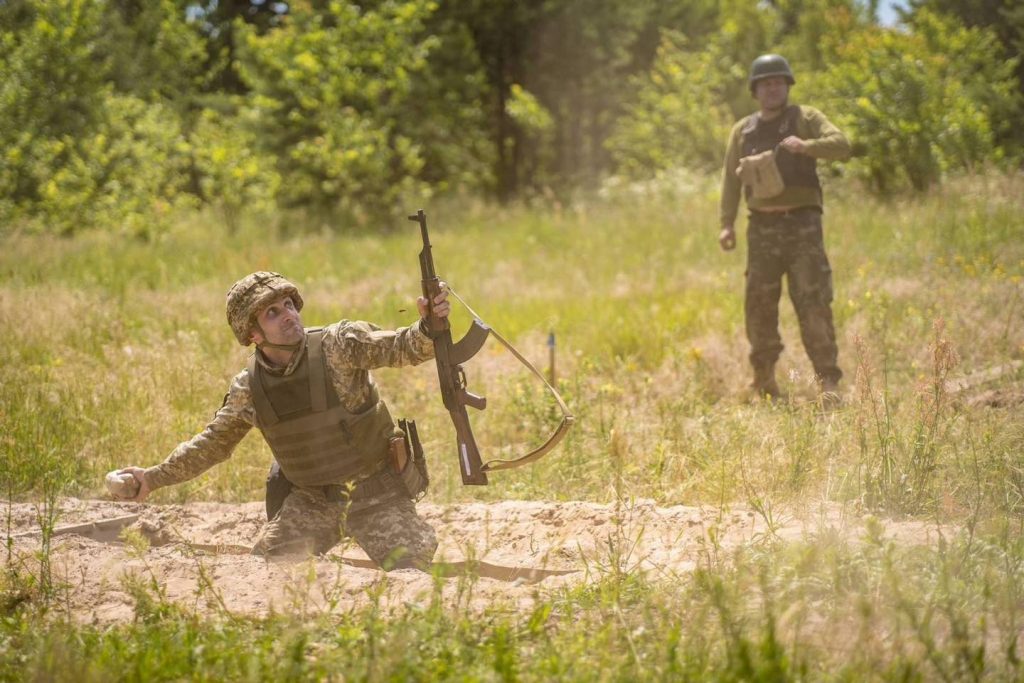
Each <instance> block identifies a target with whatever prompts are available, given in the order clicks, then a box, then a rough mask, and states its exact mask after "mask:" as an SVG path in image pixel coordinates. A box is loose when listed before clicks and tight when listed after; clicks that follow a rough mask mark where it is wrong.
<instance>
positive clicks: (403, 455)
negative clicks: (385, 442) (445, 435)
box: [390, 420, 430, 500]
mask: <svg viewBox="0 0 1024 683" xmlns="http://www.w3.org/2000/svg"><path fill="white" fill-rule="evenodd" d="M398 428H399V429H400V430H402V434H401V435H399V436H396V437H393V438H392V439H391V449H390V452H391V467H392V471H393V472H394V473H395V475H396V476H397V477H398V480H399V481H400V482H402V486H403V487H404V488H405V491H406V493H408V494H409V498H411V499H412V500H419V499H420V498H422V497H423V495H424V494H425V493H426V492H427V486H429V485H430V476H429V475H428V474H427V461H426V458H425V457H424V456H423V446H422V445H421V444H420V436H419V433H418V432H417V431H416V422H415V420H399V421H398Z"/></svg>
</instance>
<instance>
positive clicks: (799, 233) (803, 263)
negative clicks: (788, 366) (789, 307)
mask: <svg viewBox="0 0 1024 683" xmlns="http://www.w3.org/2000/svg"><path fill="white" fill-rule="evenodd" d="M747 237H748V250H747V275H746V278H747V284H746V300H745V304H744V312H745V317H746V326H747V339H748V340H749V341H750V362H751V364H752V365H753V366H754V368H755V370H756V369H762V368H768V367H770V366H773V365H774V364H775V362H776V361H777V360H778V358H779V354H781V353H782V349H783V344H782V338H781V337H780V336H779V299H780V298H781V295H782V278H783V276H785V278H786V286H787V289H788V290H789V298H790V299H791V300H792V302H793V307H794V309H796V315H797V319H798V320H799V322H800V338H801V340H802V341H803V344H804V349H805V350H806V351H807V355H808V356H809V357H810V359H811V363H812V364H813V366H814V373H815V375H816V376H817V378H818V379H832V380H836V381H838V380H839V378H840V377H842V375H843V373H842V371H841V370H840V369H839V365H838V364H837V357H838V348H837V346H836V333H835V327H834V325H833V322H832V267H831V266H830V265H829V262H828V257H827V256H826V255H825V243H824V239H823V237H822V230H821V213H820V212H819V211H817V210H815V209H803V210H800V209H798V210H795V211H790V212H786V213H780V214H773V213H766V212H751V215H750V224H749V227H748V233H747Z"/></svg>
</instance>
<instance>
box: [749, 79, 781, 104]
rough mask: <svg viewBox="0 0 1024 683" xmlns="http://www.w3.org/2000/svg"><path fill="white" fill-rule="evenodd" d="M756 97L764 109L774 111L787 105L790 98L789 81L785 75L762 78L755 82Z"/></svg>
mask: <svg viewBox="0 0 1024 683" xmlns="http://www.w3.org/2000/svg"><path fill="white" fill-rule="evenodd" d="M754 98H755V99H756V100H757V101H758V103H759V104H760V105H761V108H762V109H766V110H768V111H773V110H776V109H782V108H783V107H784V106H786V100H787V99H788V98H789V83H787V82H786V79H785V78H784V77H783V76H770V77H768V78H762V79H761V80H760V81H758V82H757V83H755V84H754Z"/></svg>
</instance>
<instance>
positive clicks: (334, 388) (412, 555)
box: [121, 272, 449, 569]
mask: <svg viewBox="0 0 1024 683" xmlns="http://www.w3.org/2000/svg"><path fill="white" fill-rule="evenodd" d="M417 307H418V308H419V313H420V320H419V322H417V323H416V324H414V325H412V326H410V327H403V328H399V329H397V330H395V331H393V332H391V331H384V330H381V329H380V328H378V327H377V326H375V325H372V324H370V323H366V322H354V321H348V320H342V321H340V322H337V323H334V324H333V325H328V326H327V327H324V328H310V329H306V328H304V327H303V326H302V319H301V318H300V316H299V312H300V311H301V310H302V296H301V295H300V294H299V290H298V289H297V288H296V287H295V285H293V284H292V283H291V282H289V281H288V280H286V279H285V278H284V277H283V276H281V275H279V274H278V273H271V272H257V273H252V274H251V275H248V276H246V277H244V278H242V279H241V280H239V281H238V282H236V283H235V284H234V285H233V286H232V287H231V289H230V291H228V296H227V318H228V324H229V325H230V326H231V330H232V332H234V334H235V337H236V338H237V339H238V343H239V344H241V345H243V346H248V345H249V344H252V343H255V344H256V350H255V351H254V352H253V355H252V356H251V357H250V358H249V362H248V366H247V368H246V369H245V370H243V371H242V372H240V373H239V374H238V375H236V376H235V378H234V379H233V380H232V382H231V387H230V389H229V391H228V394H227V396H225V398H224V404H223V405H222V406H221V408H220V410H218V411H217V414H216V416H215V417H214V418H213V421H212V422H210V423H209V424H208V425H207V426H206V428H205V429H204V430H203V431H202V432H201V433H200V434H198V435H196V436H194V437H193V438H191V439H189V440H188V441H185V442H184V443H182V444H180V445H179V446H178V447H177V448H175V449H174V451H173V452H171V454H170V455H169V456H168V457H167V459H166V460H164V461H163V462H162V463H161V464H159V465H156V466H155V467H149V468H147V469H142V468H139V467H127V468H125V469H123V470H121V472H123V473H130V474H131V475H132V476H133V477H134V478H135V480H136V481H137V482H138V485H139V488H138V493H137V495H136V496H135V497H134V498H133V499H132V500H135V501H137V502H141V501H143V500H144V499H145V498H146V497H147V496H148V495H149V494H150V493H151V492H152V491H154V490H156V489H158V488H161V487H164V486H170V485H172V484H178V483H181V482H183V481H187V480H189V479H192V478H194V477H196V476H198V475H199V474H200V473H202V472H205V471H206V470H207V469H209V468H210V467H212V466H213V465H215V464H217V463H219V462H222V461H224V460H226V459H227V458H228V457H230V456H231V452H232V451H233V450H234V448H235V446H236V445H237V444H238V442H239V441H241V439H242V437H243V436H245V435H246V433H247V432H248V431H249V429H250V428H251V427H253V426H255V427H258V428H259V429H260V431H261V432H262V433H263V436H264V438H266V440H267V443H268V444H269V445H270V449H271V451H272V452H273V453H274V458H275V460H276V463H275V467H274V469H272V471H271V472H272V476H271V478H270V479H268V494H270V495H268V506H267V515H268V518H269V521H268V522H267V523H266V524H265V525H264V527H263V529H262V530H261V531H260V534H259V537H258V538H257V541H256V544H255V547H254V548H253V554H257V555H274V554H281V553H285V552H294V551H300V552H316V553H323V552H326V551H327V550H328V549H330V548H331V547H332V546H333V545H335V544H336V543H337V542H338V541H339V540H341V537H342V533H344V534H345V535H347V536H351V537H352V538H353V539H354V540H355V541H356V543H358V544H359V545H360V546H361V547H362V548H363V550H365V551H366V553H367V555H369V556H370V558H371V559H373V560H374V561H376V562H377V563H378V564H380V565H381V566H383V567H384V568H386V569H392V568H401V567H418V568H425V567H426V566H428V565H429V564H430V561H431V558H432V557H433V555H434V551H435V550H436V549H437V538H436V536H435V534H434V530H433V528H431V527H430V525H428V524H427V523H426V522H425V521H424V520H423V519H422V518H421V517H420V516H419V515H417V514H416V507H415V505H414V503H413V500H412V498H414V497H416V496H417V495H418V494H419V493H421V492H422V488H421V489H419V490H412V491H410V490H409V488H410V484H409V477H408V476H398V475H397V474H396V468H397V467H400V465H398V464H397V463H398V461H399V460H401V464H402V465H405V466H406V467H414V466H415V465H414V463H413V462H412V461H409V460H408V458H407V455H408V454H406V453H404V448H403V447H404V444H405V439H404V435H403V434H402V432H401V431H400V430H398V429H397V428H396V426H395V422H394V420H393V419H392V417H391V414H390V413H389V412H388V407H387V405H386V404H385V403H384V401H383V400H382V399H381V398H380V395H379V394H378V392H377V385H376V383H375V382H374V380H373V377H372V376H371V375H370V372H369V371H370V370H372V369H374V368H378V367H385V366H387V367H399V366H403V365H415V364H417V363H420V362H422V361H424V360H427V359H429V358H432V357H433V355H434V349H433V344H432V342H431V339H430V337H429V335H428V332H429V330H428V329H426V322H425V320H426V317H427V313H428V305H427V300H426V299H425V298H423V297H420V299H419V300H418V301H417ZM448 311H449V304H448V301H447V292H446V291H445V290H444V289H442V292H441V294H439V295H438V296H437V297H436V298H435V300H434V302H433V313H434V314H435V315H437V316H439V317H441V318H445V317H447V315H448ZM399 452H401V453H399ZM399 455H402V456H405V457H401V458H399ZM278 467H279V468H280V471H278V469H277V468H278ZM420 483H422V485H423V486H424V487H425V481H421V482H420ZM282 485H283V491H282V490H281V489H282ZM414 488H415V487H414ZM275 492H282V493H283V494H284V495H283V496H280V497H281V498H283V501H282V500H278V501H277V502H276V503H275V502H274V501H273V498H274V495H273V494H274V493H275Z"/></svg>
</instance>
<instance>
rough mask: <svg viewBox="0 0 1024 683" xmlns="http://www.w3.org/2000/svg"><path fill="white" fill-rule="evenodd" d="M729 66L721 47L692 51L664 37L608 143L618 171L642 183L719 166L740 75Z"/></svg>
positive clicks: (680, 41) (680, 40)
mask: <svg viewBox="0 0 1024 683" xmlns="http://www.w3.org/2000/svg"><path fill="white" fill-rule="evenodd" d="M723 64H724V65H726V66H727V68H725V69H722V68H721V67H722V65H723ZM729 65H730V58H729V57H728V54H727V53H726V52H725V51H724V50H723V49H722V46H721V44H720V43H718V42H715V43H713V44H712V45H711V46H709V47H708V48H706V49H704V50H700V51H694V50H688V49H687V48H686V40H685V38H683V37H682V36H679V35H673V34H670V35H668V36H666V37H665V39H664V40H663V42H662V44H661V46H660V47H659V48H658V54H657V57H656V58H655V61H654V66H653V67H652V68H651V71H650V73H649V74H647V75H646V76H645V77H643V78H642V79H639V84H638V87H637V96H636V100H635V103H634V104H632V105H631V106H630V107H629V108H628V110H627V113H626V114H625V115H623V116H622V117H621V118H620V119H619V120H618V123H617V128H616V130H615V132H614V133H613V134H612V136H611V137H610V138H609V140H608V142H607V145H608V149H609V151H610V152H611V154H612V158H613V159H614V160H615V162H616V164H617V166H618V168H619V169H620V170H621V171H622V172H624V173H625V174H626V175H628V176H632V177H641V178H642V177H644V176H647V175H651V174H654V173H656V172H657V171H661V170H667V169H671V168H676V167H679V166H683V167H686V168H695V169H703V170H710V169H714V168H716V167H718V166H720V165H721V163H722V159H721V157H722V149H723V144H724V141H725V140H726V139H727V137H728V134H729V129H730V128H731V127H732V124H733V123H734V118H733V114H732V111H731V110H730V108H729V107H728V105H727V103H726V93H727V92H728V91H730V90H734V89H735V87H736V86H735V84H736V80H737V79H736V71H737V70H738V69H736V68H728V66H729ZM732 66H733V67H736V66H737V65H735V64H733V65H732Z"/></svg>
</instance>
